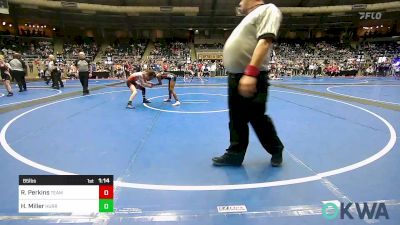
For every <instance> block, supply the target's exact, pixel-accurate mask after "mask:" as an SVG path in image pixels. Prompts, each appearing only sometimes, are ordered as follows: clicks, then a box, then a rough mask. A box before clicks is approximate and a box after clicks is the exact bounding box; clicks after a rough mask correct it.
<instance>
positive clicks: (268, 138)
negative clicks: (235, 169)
mask: <svg viewBox="0 0 400 225" xmlns="http://www.w3.org/2000/svg"><path fill="white" fill-rule="evenodd" d="M242 76H243V74H229V73H228V79H229V81H228V82H229V84H228V85H229V86H228V105H229V131H230V146H229V148H228V149H227V151H228V152H231V153H242V154H245V153H246V149H247V146H248V144H249V126H248V123H249V122H250V124H251V125H252V127H253V129H254V131H255V133H256V134H257V137H258V139H259V140H260V142H261V144H262V146H263V147H264V148H265V150H266V151H267V152H269V153H270V154H271V155H273V154H278V153H281V152H282V151H283V148H284V146H283V144H282V142H281V140H280V139H279V137H278V135H277V132H276V129H275V126H274V124H273V122H272V120H271V118H270V117H269V116H268V115H266V114H265V110H266V103H267V97H268V86H269V83H268V80H267V72H261V73H260V76H259V77H258V78H257V79H258V81H257V93H256V94H255V95H254V97H251V98H245V97H243V96H241V95H240V94H239V92H238V87H239V80H240V78H241V77H242Z"/></svg>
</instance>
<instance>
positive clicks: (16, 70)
mask: <svg viewBox="0 0 400 225" xmlns="http://www.w3.org/2000/svg"><path fill="white" fill-rule="evenodd" d="M10 67H11V74H12V76H13V77H14V78H15V80H16V81H17V84H18V87H19V92H23V91H26V90H27V89H26V81H25V74H26V64H25V62H24V61H23V60H21V55H20V54H18V53H14V54H13V59H12V60H11V61H10Z"/></svg>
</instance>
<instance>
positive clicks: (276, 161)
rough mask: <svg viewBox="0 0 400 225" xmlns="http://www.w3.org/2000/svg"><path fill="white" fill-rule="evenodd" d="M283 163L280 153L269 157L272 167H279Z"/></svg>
mask: <svg viewBox="0 0 400 225" xmlns="http://www.w3.org/2000/svg"><path fill="white" fill-rule="evenodd" d="M282 162H283V157H282V153H277V154H273V155H272V157H271V166H272V167H281V166H282Z"/></svg>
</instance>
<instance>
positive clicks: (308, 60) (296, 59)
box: [271, 42, 400, 76]
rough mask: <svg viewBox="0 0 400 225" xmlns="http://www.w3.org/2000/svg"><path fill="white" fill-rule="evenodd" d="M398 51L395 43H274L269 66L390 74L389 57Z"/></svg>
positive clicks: (282, 71)
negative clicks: (354, 44)
mask: <svg viewBox="0 0 400 225" xmlns="http://www.w3.org/2000/svg"><path fill="white" fill-rule="evenodd" d="M399 54H400V47H399V45H396V44H395V43H390V44H388V43H383V44H371V43H364V44H360V45H358V46H350V45H343V44H334V43H328V42H317V43H313V42H308V43H307V42H306V43H288V42H281V43H278V44H277V45H276V46H275V48H274V52H273V54H272V56H271V57H272V60H271V63H272V64H271V70H272V72H273V73H274V74H277V75H290V76H296V75H314V76H316V75H330V76H337V75H372V74H375V75H381V76H386V75H392V74H394V68H393V66H392V62H393V59H394V58H396V57H398V56H399Z"/></svg>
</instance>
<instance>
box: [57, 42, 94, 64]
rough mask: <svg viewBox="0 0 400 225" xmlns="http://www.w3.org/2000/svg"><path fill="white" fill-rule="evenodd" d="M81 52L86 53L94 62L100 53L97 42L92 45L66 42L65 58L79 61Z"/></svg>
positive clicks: (64, 47)
mask: <svg viewBox="0 0 400 225" xmlns="http://www.w3.org/2000/svg"><path fill="white" fill-rule="evenodd" d="M79 52H84V53H85V54H86V57H88V58H90V59H91V60H93V59H94V58H95V57H96V55H97V53H98V52H99V46H98V45H97V43H96V42H92V43H73V42H66V43H64V45H63V53H62V54H63V57H64V58H65V59H78V55H79Z"/></svg>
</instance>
